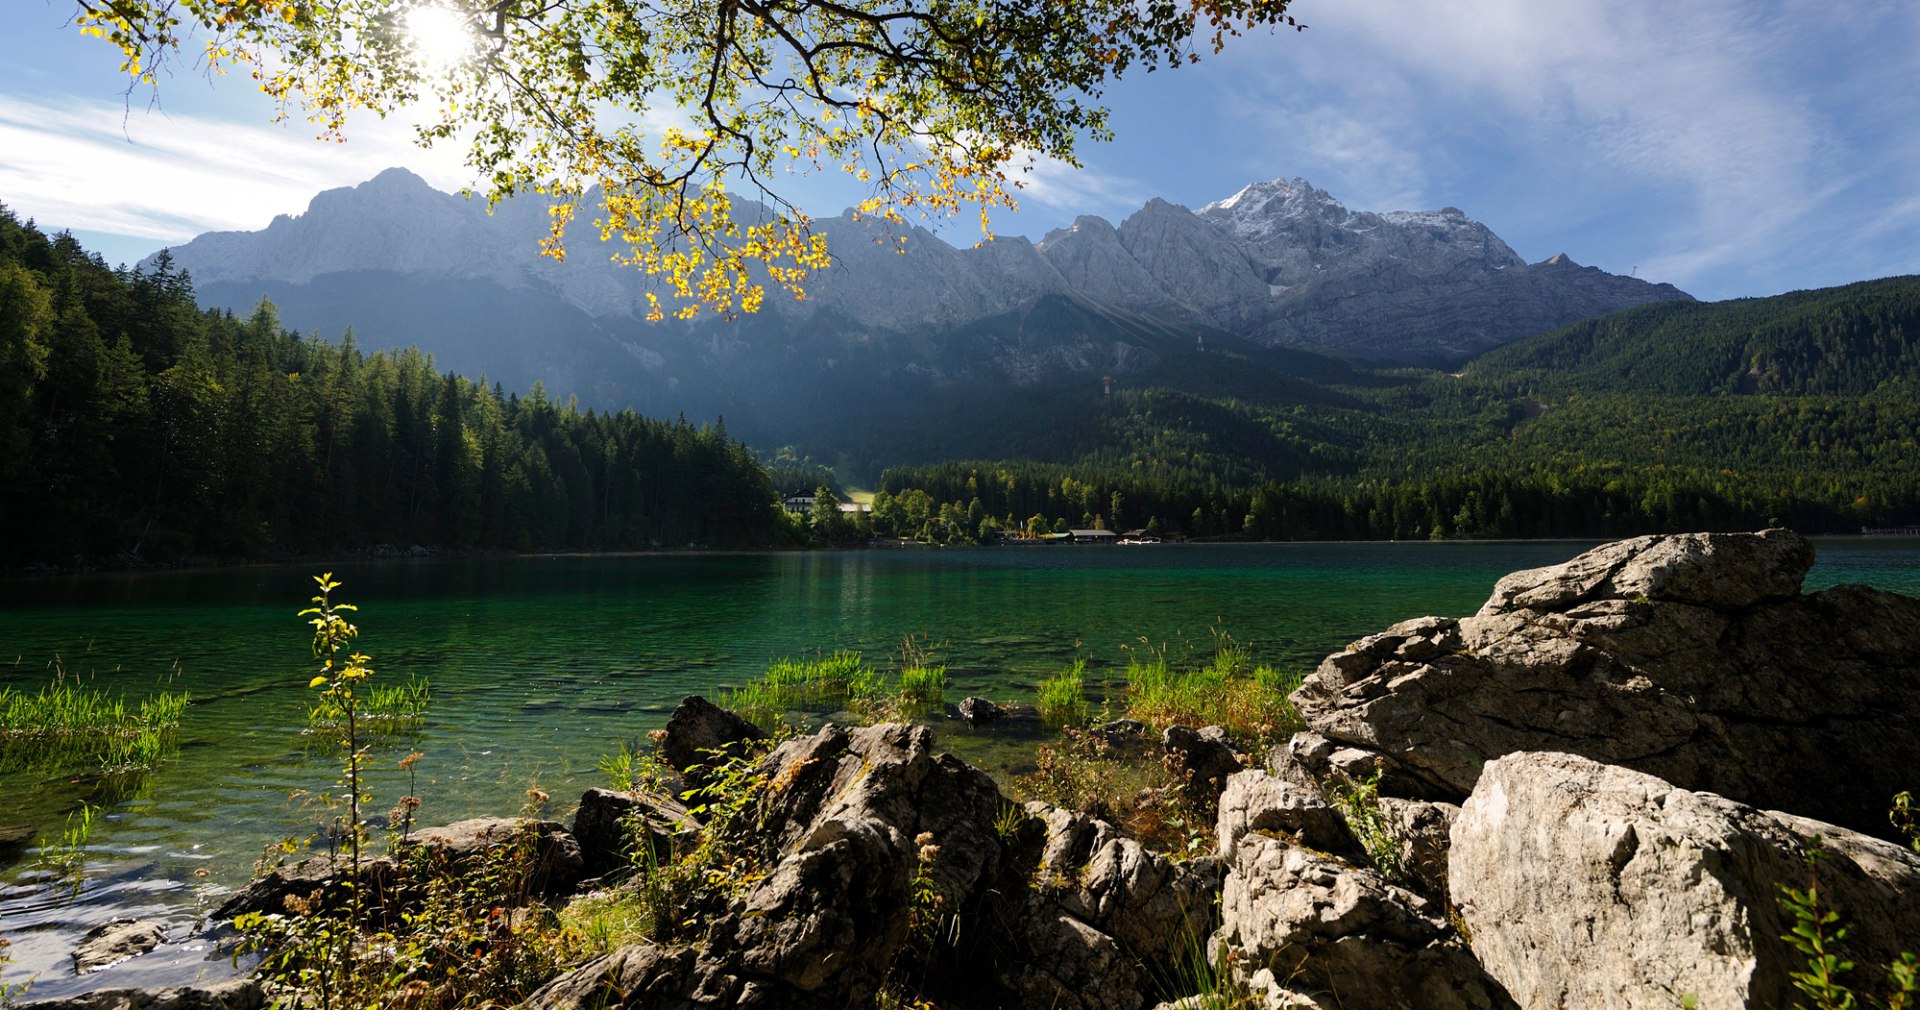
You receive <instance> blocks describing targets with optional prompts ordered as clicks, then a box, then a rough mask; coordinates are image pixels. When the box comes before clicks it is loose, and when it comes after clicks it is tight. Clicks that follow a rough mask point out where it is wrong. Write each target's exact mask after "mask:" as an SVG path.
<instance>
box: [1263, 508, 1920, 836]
mask: <svg viewBox="0 0 1920 1010" xmlns="http://www.w3.org/2000/svg"><path fill="white" fill-rule="evenodd" d="M1812 559H1813V549H1812V547H1811V546H1810V545H1809V544H1808V543H1807V541H1806V540H1804V539H1802V538H1801V537H1799V536H1797V535H1795V534H1793V533H1791V532H1788V531H1786V530H1767V531H1765V532H1762V533H1757V534H1706V533H1702V534H1679V535H1670V536H1652V537H1639V538H1636V539H1633V540H1624V541H1620V542H1618V543H1612V544H1607V545H1604V546H1602V547H1598V548H1595V549H1593V550H1591V551H1588V552H1586V553H1585V554H1582V555H1580V556H1579V557H1577V558H1575V559H1573V560H1572V561H1569V562H1567V563H1566V564H1564V565H1558V566H1554V567H1551V568H1542V569H1536V570H1533V571H1526V572H1518V573H1515V574H1513V575H1509V576H1507V577H1506V578H1503V579H1501V580H1500V582H1499V584H1498V585H1497V586H1496V587H1495V590H1494V592H1493V594H1492V596H1491V598H1490V599H1489V600H1488V601H1487V604H1486V605H1485V606H1484V607H1482V608H1481V609H1480V611H1479V613H1477V614H1475V615H1474V616H1472V617H1468V618H1464V619H1459V620H1453V619H1445V618H1422V619H1420V620H1417V621H1408V622H1404V623H1402V624H1398V625H1395V626H1394V627H1392V628H1389V629H1387V630H1386V631H1385V632H1382V633H1381V634H1378V635H1373V636H1371V637H1368V638H1364V639H1361V640H1360V641H1358V642H1355V643H1354V644H1353V645H1351V646H1349V647H1348V648H1347V650H1346V651H1345V652H1342V653H1338V654H1335V655H1333V656H1329V657H1328V658H1327V659H1326V660H1325V661H1324V662H1322V663H1321V664H1320V667H1319V669H1317V670H1316V671H1315V672H1314V673H1313V674H1312V675H1311V676H1309V677H1308V678H1307V679H1306V681H1305V682H1304V683H1303V684H1302V685H1301V687H1300V689H1299V690H1298V691H1296V692H1295V693H1294V695H1293V701H1294V704H1295V706H1296V707H1297V708H1298V709H1299V711H1300V714H1301V716H1302V717H1303V718H1304V719H1305V720H1306V722H1307V724H1308V726H1309V727H1310V728H1311V729H1312V730H1314V731H1316V732H1317V733H1318V734H1319V735H1320V736H1323V737H1324V738H1326V740H1327V742H1328V743H1329V744H1331V745H1332V747H1331V749H1330V750H1328V752H1327V753H1325V754H1322V755H1319V760H1320V761H1321V762H1322V763H1324V764H1337V763H1340V762H1344V763H1345V764H1347V765H1353V764H1355V763H1356V762H1357V761H1358V760H1359V759H1360V758H1361V757H1364V756H1368V755H1373V756H1381V757H1385V758H1387V759H1389V760H1388V762H1387V770H1386V774H1385V776H1384V777H1383V779H1382V789H1383V791H1387V792H1391V793H1395V794H1399V795H1409V796H1413V795H1418V796H1421V797H1423V798H1426V799H1435V800H1447V801H1458V800H1459V799H1461V798H1462V797H1464V796H1466V794H1467V793H1469V792H1471V791H1472V789H1473V787H1474V783H1475V782H1476V781H1477V780H1478V778H1479V776H1480V770H1481V768H1482V766H1483V765H1484V764H1485V763H1486V762H1488V761H1490V760H1492V759H1494V758H1497V757H1500V756H1501V755H1504V754H1510V753H1513V752H1515V751H1525V750H1559V751H1567V752H1572V753H1577V754H1582V755H1585V756H1587V757H1590V758H1593V759H1595V760H1598V761H1603V762H1606V763H1609V764H1618V765H1623V766H1626V767H1630V768H1634V769H1638V770H1640V771H1644V772H1647V773H1649V774H1653V775H1657V776H1659V777H1661V778H1663V779H1666V780H1668V781H1671V782H1674V783H1675V784H1678V785H1681V786H1683V787H1685V788H1688V789H1695V790H1701V791H1707V792H1714V793H1718V794H1721V795H1725V796H1728V797H1731V798H1734V799H1737V800H1741V801H1743V802H1749V803H1753V804H1756V805H1759V806H1765V807H1773V808H1779V809H1785V810H1791V811H1794V812H1795V813H1798V814H1802V815H1806V816H1811V817H1817V818H1820V819H1822V820H1827V821H1832V822H1834V823H1837V824H1841V825H1844V826H1847V827H1850V828H1854V829H1856V830H1861V831H1866V832H1870V833H1877V834H1883V835H1884V834H1887V833H1888V827H1887V822H1886V816H1885V811H1886V807H1887V802H1888V800H1889V798H1890V797H1891V796H1893V794H1894V793H1896V792H1898V791H1899V790H1901V789H1904V788H1911V787H1912V785H1913V783H1912V782H1911V781H1910V779H1911V773H1910V770H1911V769H1913V768H1916V767H1920V600H1916V599H1913V598H1911V597H1906V596H1901V595H1899V594H1896V593H1890V592H1882V591H1878V590H1874V589H1868V588H1865V587H1861V586H1841V587H1837V588H1834V589H1828V590H1825V591H1822V592H1818V593H1812V594H1808V595H1799V594H1798V587H1799V585H1800V581H1801V578H1802V577H1803V576H1804V575H1805V573H1806V570H1807V568H1808V566H1809V565H1810V564H1811V563H1812ZM1342 748H1344V750H1343V749H1342Z"/></svg>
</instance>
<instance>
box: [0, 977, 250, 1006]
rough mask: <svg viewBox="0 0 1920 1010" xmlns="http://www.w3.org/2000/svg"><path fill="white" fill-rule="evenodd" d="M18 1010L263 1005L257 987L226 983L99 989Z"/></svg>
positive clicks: (242, 982)
mask: <svg viewBox="0 0 1920 1010" xmlns="http://www.w3.org/2000/svg"><path fill="white" fill-rule="evenodd" d="M14 1005H15V1006H17V1007H18V1008H19V1010H260V1008H261V1007H264V1006H266V1005H267V1000H266V996H265V994H264V993H262V992H261V989H260V983H258V982H255V981H253V980H252V979H230V980H228V981H225V982H215V983H212V984H209V985H204V986H198V985H196V986H180V987H176V988H167V989H102V990H98V991H96V992H90V993H84V994H82V995H79V996H68V997H64V998H61V999H43V1000H36V999H28V1000H26V1001H25V1002H22V1003H17V1004H14Z"/></svg>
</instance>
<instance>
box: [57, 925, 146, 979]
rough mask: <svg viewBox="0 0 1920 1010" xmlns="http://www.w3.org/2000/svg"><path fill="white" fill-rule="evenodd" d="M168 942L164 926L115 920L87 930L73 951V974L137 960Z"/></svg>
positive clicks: (81, 973)
mask: <svg viewBox="0 0 1920 1010" xmlns="http://www.w3.org/2000/svg"><path fill="white" fill-rule="evenodd" d="M166 939H167V927H166V924H165V923H161V922H154V921H152V920H134V919H115V920H113V921H112V922H108V923H103V924H101V925H98V926H95V927H94V928H93V929H91V930H88V931H87V935H86V936H85V937H84V938H82V939H81V941H80V946H79V948H78V949H76V950H75V951H74V952H73V972H74V974H76V975H85V974H86V973H88V972H90V971H99V970H100V969H102V968H105V967H107V966H108V965H112V964H118V963H119V962H121V961H125V960H126V959H127V958H130V957H138V956H140V955H141V954H145V953H146V952H147V951H150V950H152V949H153V948H155V947H158V946H160V944H161V943H163V942H165V941H166Z"/></svg>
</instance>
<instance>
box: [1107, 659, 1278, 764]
mask: <svg viewBox="0 0 1920 1010" xmlns="http://www.w3.org/2000/svg"><path fill="white" fill-rule="evenodd" d="M1303 676H1304V675H1303V674H1300V673H1283V672H1281V671H1279V670H1277V669H1275V668H1273V667H1271V666H1266V665H1264V664H1256V663H1254V662H1253V659H1252V653H1251V650H1249V649H1248V648H1247V647H1246V646H1244V645H1237V644H1235V643H1233V641H1232V640H1231V639H1228V638H1226V637H1225V636H1221V641H1220V644H1219V645H1218V646H1217V647H1216V648H1215V650H1214V654H1213V658H1212V659H1211V660H1210V661H1209V662H1208V663H1207V664H1206V665H1205V666H1203V667H1201V668H1199V669H1197V670H1176V669H1174V668H1173V667H1172V666H1171V665H1170V664H1169V663H1168V662H1167V655H1166V650H1164V649H1149V650H1144V654H1140V653H1136V654H1135V655H1134V657H1133V658H1132V659H1131V660H1130V661H1129V662H1128V663H1127V671H1126V682H1127V686H1126V692H1125V695H1124V698H1125V704H1126V713H1127V716H1128V717H1129V718H1132V719H1138V720H1139V721H1141V722H1144V723H1146V724H1148V725H1150V726H1153V727H1155V728H1159V729H1164V728H1166V727H1168V726H1221V727H1224V728H1225V729H1226V730H1227V732H1228V733H1229V734H1231V735H1232V736H1233V737H1234V739H1236V740H1240V741H1243V742H1244V743H1246V744H1248V745H1259V744H1264V743H1270V742H1275V741H1278V740H1281V739H1284V738H1286V737H1288V736H1291V735H1293V733H1294V732H1296V731H1298V730H1299V729H1301V728H1302V726H1303V723H1302V722H1301V720H1300V716H1299V713H1297V712H1295V711H1294V709H1293V703H1292V702H1290V701H1288V700H1287V696H1288V695H1289V694H1291V693H1293V691H1294V689H1295V688H1297V687H1299V686H1300V681H1301V679H1302V677H1303Z"/></svg>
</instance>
